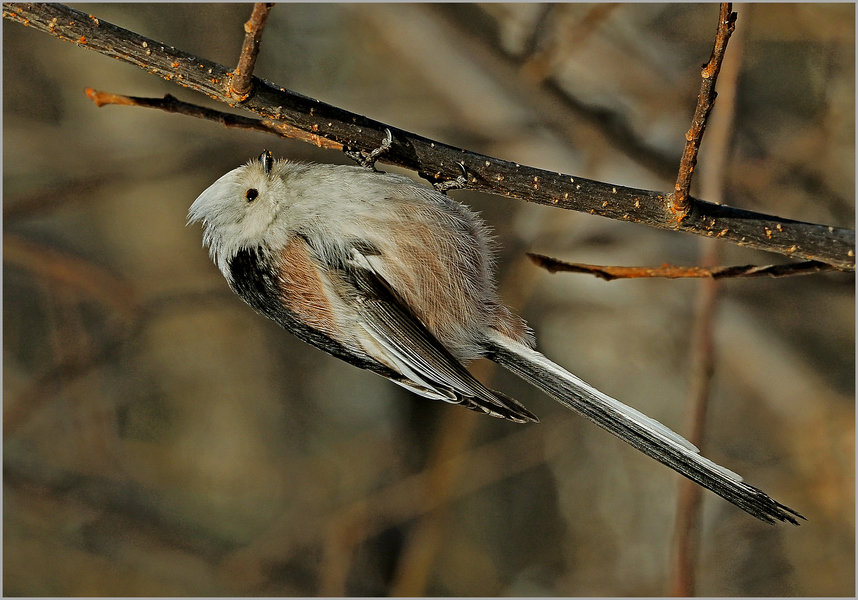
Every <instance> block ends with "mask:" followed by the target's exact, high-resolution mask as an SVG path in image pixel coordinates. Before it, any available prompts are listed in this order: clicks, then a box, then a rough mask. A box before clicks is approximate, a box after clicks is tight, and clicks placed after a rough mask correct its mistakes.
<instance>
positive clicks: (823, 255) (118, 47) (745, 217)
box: [3, 3, 855, 271]
mask: <svg viewBox="0 0 858 600" xmlns="http://www.w3.org/2000/svg"><path fill="white" fill-rule="evenodd" d="M3 17H4V18H5V19H9V20H11V21H15V22H18V23H22V24H24V25H27V26H29V27H33V28H35V29H38V30H40V31H44V32H47V33H50V34H51V35H53V36H55V37H57V38H58V39H61V40H64V41H68V42H72V43H74V44H77V45H79V46H83V47H86V48H89V49H91V50H94V51H96V52H99V53H101V54H105V55H107V56H112V57H114V58H117V59H119V60H122V61H125V62H128V63H130V64H133V65H136V66H138V67H140V68H142V69H146V71H147V72H149V73H151V74H153V75H158V76H159V77H162V78H164V79H166V80H168V81H173V82H174V83H177V84H179V85H182V86H184V87H187V88H190V89H193V90H195V91H197V92H200V93H202V94H205V95H206V96H208V97H210V98H213V99H215V100H218V101H220V102H224V103H226V104H228V105H229V106H233V107H234V106H236V102H235V101H234V100H233V99H232V98H231V97H230V95H229V78H230V76H231V72H230V71H229V70H228V69H227V68H226V67H224V66H222V65H219V64H217V63H214V62H212V61H209V60H206V59H202V58H197V57H195V56H192V55H190V54H187V53H185V52H182V51H180V50H177V49H175V48H173V47H170V46H167V45H164V44H161V43H160V42H157V41H155V40H151V39H148V38H145V37H143V36H140V35H138V34H136V33H133V32H131V31H128V30H126V29H122V28H121V27H117V26H115V25H112V24H110V23H108V22H106V21H102V20H99V19H97V18H96V17H94V16H91V15H87V14H85V13H82V12H80V11H77V10H74V9H71V8H69V7H66V6H63V5H60V4H21V3H9V4H4V5H3ZM241 107H242V108H245V109H247V110H250V111H252V112H255V113H257V114H259V115H261V116H263V117H264V118H266V119H270V120H273V121H277V122H283V123H286V124H288V125H289V126H291V127H294V128H297V129H300V130H302V131H305V132H308V133H310V134H314V135H319V136H322V137H325V138H327V139H328V140H331V141H333V142H335V143H337V144H339V145H344V146H350V147H353V148H360V149H364V150H371V149H373V148H376V147H378V146H379V145H380V143H381V141H382V139H383V138H384V132H385V129H390V131H391V132H392V134H393V146H392V147H391V149H390V150H389V151H388V152H387V153H385V155H384V157H383V158H384V160H385V161H386V162H388V163H391V164H396V165H399V166H402V167H405V168H408V169H413V170H416V171H417V172H419V173H421V174H426V175H427V176H428V177H431V178H434V179H436V180H444V179H454V178H456V177H457V176H458V175H459V174H460V169H459V167H458V164H459V163H462V164H463V165H464V167H465V168H466V170H467V172H468V188H469V189H473V190H478V191H484V192H489V193H493V194H499V195H504V196H509V197H512V198H519V199H523V200H528V201H531V202H537V203H540V204H547V205H550V206H557V207H560V208H565V209H572V210H578V211H581V212H587V213H590V214H598V215H601V216H605V217H609V218H612V219H617V220H621V221H631V222H635V223H643V224H646V225H649V226H651V227H656V228H660V229H667V230H676V231H685V232H688V233H694V234H697V235H703V236H708V237H715V238H720V239H723V240H726V241H730V242H733V243H735V244H738V245H743V246H748V247H751V248H757V249H761V250H768V251H771V252H778V253H780V254H784V255H787V256H792V257H797V258H804V259H810V260H818V261H822V262H826V263H829V264H832V265H834V266H836V267H837V268H838V269H842V270H849V271H854V269H855V249H854V247H855V232H854V230H851V229H846V228H838V227H829V226H825V225H818V224H813V223H805V222H801V221H794V220H791V219H784V218H781V217H777V216H772V215H765V214H761V213H755V212H752V211H746V210H742V209H737V208H731V207H728V206H723V205H716V204H712V203H709V202H705V201H702V200H694V201H693V204H692V206H691V209H690V211H689V212H688V213H687V215H686V216H685V218H684V219H682V221H681V222H679V223H677V222H676V219H675V218H674V216H673V214H672V212H671V210H670V208H671V207H670V202H669V194H667V193H660V192H656V191H649V190H641V189H635V188H629V187H623V186H618V185H611V184H607V183H602V182H598V181H593V180H590V179H585V178H582V177H577V176H570V175H564V174H562V173H555V172H550V171H544V170H541V169H534V168H531V167H525V166H522V165H520V164H517V163H512V162H508V161H505V160H500V159H497V158H494V157H489V156H484V155H481V154H477V153H473V152H469V151H467V150H464V149H460V148H455V147H452V146H449V145H446V144H442V143H440V142H436V141H434V140H431V139H429V138H425V137H423V136H419V135H416V134H413V133H410V132H408V131H404V130H402V129H398V128H396V127H392V126H390V125H387V124H385V123H381V122H379V121H375V120H372V119H368V118H366V117H364V116H361V115H357V114H354V113H350V112H348V111H345V110H343V109H340V108H337V107H335V106H331V105H329V104H325V103H323V102H320V101H318V100H314V99H312V98H308V97H306V96H302V95H300V94H296V93H294V92H290V91H287V90H285V89H284V88H281V87H277V86H275V85H273V84H271V83H269V82H267V81H264V80H262V79H259V78H256V77H254V78H253V90H252V92H251V95H250V96H249V97H248V98H247V99H246V100H245V101H244V102H243V103H241Z"/></svg>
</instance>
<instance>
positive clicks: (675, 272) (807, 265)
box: [527, 252, 835, 281]
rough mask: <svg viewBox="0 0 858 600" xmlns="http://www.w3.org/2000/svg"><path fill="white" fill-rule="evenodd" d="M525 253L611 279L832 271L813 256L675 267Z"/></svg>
mask: <svg viewBox="0 0 858 600" xmlns="http://www.w3.org/2000/svg"><path fill="white" fill-rule="evenodd" d="M527 256H528V257H529V258H530V260H532V261H533V262H534V263H536V264H537V265H539V266H540V267H542V268H543V269H545V270H546V271H548V272H550V273H557V272H566V273H587V274H589V275H595V276H596V277H600V278H601V279H604V280H605V281H612V280H614V279H640V278H643V277H665V278H668V279H682V278H698V279H699V278H704V277H708V278H711V279H727V278H750V277H792V276H794V275H810V274H812V273H820V272H822V271H832V270H834V268H835V267H834V266H832V265H829V264H827V263H822V262H818V261H815V260H809V261H804V262H800V263H788V264H784V265H765V266H758V265H742V266H736V267H677V266H675V265H667V264H665V265H661V266H660V267H616V266H608V265H588V264H585V263H569V262H564V261H562V260H558V259H556V258H551V257H550V256H544V255H542V254H535V253H532V252H528V253H527Z"/></svg>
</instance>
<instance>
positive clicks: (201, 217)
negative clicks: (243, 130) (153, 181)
mask: <svg viewBox="0 0 858 600" xmlns="http://www.w3.org/2000/svg"><path fill="white" fill-rule="evenodd" d="M284 166H285V161H276V162H275V161H274V159H273V158H272V156H271V153H270V152H268V151H267V150H266V151H265V152H263V153H262V155H260V156H259V158H258V159H254V160H251V161H250V162H249V163H247V164H246V165H243V166H241V167H238V168H237V169H233V170H232V171H230V172H229V173H227V174H226V175H224V176H222V177H221V178H220V179H218V180H217V181H215V182H214V183H213V184H211V185H210V186H209V187H208V188H206V190H205V191H204V192H203V193H202V194H200V195H199V197H198V198H197V199H196V200H195V201H194V203H193V204H191V207H190V209H189V210H188V224H191V223H197V222H200V223H202V225H203V244H204V245H205V246H207V247H208V249H209V254H210V255H211V258H212V260H213V261H214V262H215V264H216V265H217V266H218V268H219V269H220V270H221V272H222V273H223V274H224V276H225V277H226V278H227V279H229V278H230V274H229V261H230V259H232V258H233V257H234V256H235V255H236V254H237V253H238V252H239V250H242V249H245V248H258V247H264V248H271V247H272V246H273V245H276V242H277V241H278V240H279V239H280V238H281V237H283V236H281V235H279V232H278V231H277V222H278V215H279V214H280V211H281V208H282V207H281V206H280V205H281V203H282V202H283V200H284V199H285V198H287V197H288V194H285V189H284V188H285V182H284V181H283V178H282V177H280V171H281V170H282V168H283V167H284ZM283 241H284V243H285V240H283Z"/></svg>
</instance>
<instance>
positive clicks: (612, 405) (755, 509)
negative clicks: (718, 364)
mask: <svg viewBox="0 0 858 600" xmlns="http://www.w3.org/2000/svg"><path fill="white" fill-rule="evenodd" d="M490 344H491V353H490V354H489V358H491V359H492V360H494V361H495V362H497V363H498V364H500V365H501V366H503V367H505V368H507V369H509V370H510V371H512V372H513V373H515V374H516V375H518V376H519V377H521V378H522V379H524V380H525V381H528V382H529V383H531V384H533V385H535V386H536V387H538V388H540V389H542V390H543V391H544V392H546V393H547V394H548V395H550V396H551V397H552V398H554V399H555V400H557V401H558V402H560V404H562V405H564V406H566V407H567V408H570V409H572V410H574V411H575V412H577V413H580V414H581V415H583V416H585V417H587V418H588V419H590V420H591V421H593V422H594V423H596V424H597V425H599V426H600V427H602V428H604V429H607V430H608V431H610V432H611V433H613V434H614V435H615V436H617V437H618V438H620V439H622V440H624V441H626V442H628V443H629V444H631V445H632V446H634V447H635V448H637V449H638V450H640V451H641V452H643V453H644V454H647V455H649V456H651V457H652V458H654V459H656V460H657V461H659V462H661V463H663V464H665V465H667V466H668V467H670V468H671V469H674V470H675V471H677V472H679V473H681V474H682V475H685V476H686V477H688V478H689V479H691V480H692V481H694V482H696V483H698V484H700V485H702V486H703V487H705V488H707V489H709V490H712V491H713V492H715V493H716V494H718V495H719V496H721V497H722V498H724V499H725V500H729V501H730V502H732V503H733V504H735V505H736V506H738V507H739V508H741V509H743V510H745V511H747V512H748V513H750V514H751V515H753V516H755V517H757V518H758V519H760V520H763V521H766V522H769V523H774V522H775V520H780V521H788V522H790V523H792V524H794V525H798V520H797V518H801V519H804V517H803V516H802V515H800V514H799V513H798V512H796V511H794V510H793V509H791V508H789V507H787V506H784V505H783V504H780V503H779V502H776V501H775V500H773V499H772V498H770V497H769V496H768V495H766V494H765V493H764V492H763V491H762V490H759V489H757V488H755V487H753V486H751V485H748V484H747V483H745V482H743V481H742V478H741V477H740V476H739V475H737V474H736V473H734V472H733V471H730V470H729V469H726V468H724V467H722V466H720V465H717V464H715V463H714V462H712V461H711V460H709V459H708V458H705V457H703V456H701V455H700V451H699V450H698V449H697V448H696V447H695V446H694V445H693V444H692V443H691V442H689V441H688V440H686V439H685V438H683V437H682V436H680V435H679V434H677V433H675V432H673V431H671V430H670V429H668V428H667V427H665V426H664V425H662V424H661V423H659V422H658V421H656V420H655V419H651V418H649V417H647V416H646V415H644V414H643V413H641V412H639V411H637V410H635V409H634V408H632V407H630V406H626V405H625V404H623V403H622V402H620V401H618V400H615V399H614V398H611V397H610V396H608V395H606V394H603V393H602V392H600V391H599V390H597V389H596V388H594V387H592V386H591V385H589V384H587V383H586V382H584V381H582V380H581V379H579V378H577V377H575V375H573V374H572V373H569V372H568V371H566V370H565V369H563V368H562V367H560V366H558V365H556V364H554V363H553V362H551V361H550V360H548V358H546V357H545V356H543V355H542V354H540V353H539V352H537V351H536V350H533V349H532V348H529V347H527V346H525V345H524V344H521V343H519V342H516V341H514V340H511V339H510V338H508V337H506V336H504V335H502V334H500V333H495V332H492V337H491V339H490Z"/></svg>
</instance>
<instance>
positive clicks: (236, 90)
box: [229, 2, 274, 102]
mask: <svg viewBox="0 0 858 600" xmlns="http://www.w3.org/2000/svg"><path fill="white" fill-rule="evenodd" d="M272 6H274V4H270V3H267V2H257V3H255V4H254V5H253V12H252V13H251V14H250V19H249V20H248V21H247V22H246V23H245V24H244V43H243V44H242V46H241V56H239V57H238V65H237V66H236V67H235V70H234V71H233V72H232V77H230V79H229V93H230V96H232V97H233V99H235V100H238V101H239V102H244V101H245V100H247V97H248V96H249V95H250V90H251V88H252V87H253V69H254V67H255V66H256V56H257V55H258V54H259V46H260V44H261V42H262V32H263V30H264V29H265V22H266V21H267V20H268V11H270V10H271V7H272Z"/></svg>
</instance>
